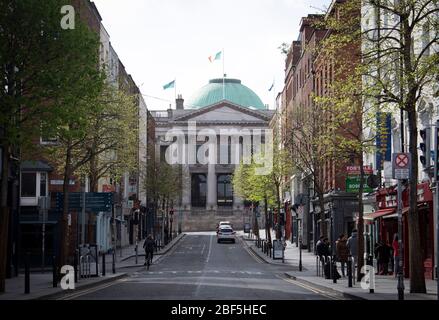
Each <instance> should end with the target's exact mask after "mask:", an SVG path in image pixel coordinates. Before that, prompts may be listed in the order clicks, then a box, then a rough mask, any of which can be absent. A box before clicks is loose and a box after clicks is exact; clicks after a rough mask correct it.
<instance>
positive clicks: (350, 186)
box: [346, 176, 373, 193]
mask: <svg viewBox="0 0 439 320" xmlns="http://www.w3.org/2000/svg"><path fill="white" fill-rule="evenodd" d="M360 182H361V177H360V176H347V177H346V192H358V190H359V189H360ZM372 191H373V189H372V188H371V187H369V186H368V185H367V179H366V178H365V179H364V180H363V192H364V193H368V192H372Z"/></svg>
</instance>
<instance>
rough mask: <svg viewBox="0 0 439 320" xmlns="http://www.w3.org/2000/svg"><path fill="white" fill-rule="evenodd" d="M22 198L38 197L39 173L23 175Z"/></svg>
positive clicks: (25, 173) (24, 173)
mask: <svg viewBox="0 0 439 320" xmlns="http://www.w3.org/2000/svg"><path fill="white" fill-rule="evenodd" d="M21 196H22V197H36V196H37V173H36V172H23V173H22V174H21Z"/></svg>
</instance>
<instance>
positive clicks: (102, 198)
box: [55, 192, 113, 212]
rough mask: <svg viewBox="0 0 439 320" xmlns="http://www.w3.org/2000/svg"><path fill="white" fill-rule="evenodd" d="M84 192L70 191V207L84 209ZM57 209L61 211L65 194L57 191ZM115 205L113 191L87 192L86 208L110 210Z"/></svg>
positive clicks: (100, 210) (97, 210)
mask: <svg viewBox="0 0 439 320" xmlns="http://www.w3.org/2000/svg"><path fill="white" fill-rule="evenodd" d="M82 194H83V193H82V192H71V193H69V209H71V210H80V209H82ZM55 203H56V209H57V210H58V211H61V210H62V209H63V207H64V194H63V193H62V192H56V193H55ZM112 205H113V193H110V192H86V193H85V210H87V211H93V212H109V211H111V207H112Z"/></svg>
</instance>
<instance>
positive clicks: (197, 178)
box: [191, 174, 207, 207]
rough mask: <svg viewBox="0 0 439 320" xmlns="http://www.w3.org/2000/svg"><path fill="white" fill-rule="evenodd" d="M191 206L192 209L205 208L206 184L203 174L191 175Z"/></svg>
mask: <svg viewBox="0 0 439 320" xmlns="http://www.w3.org/2000/svg"><path fill="white" fill-rule="evenodd" d="M191 187H192V188H191V204H192V206H193V207H205V206H206V196H207V184H206V175H205V174H193V175H192V183H191Z"/></svg>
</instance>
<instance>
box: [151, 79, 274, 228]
mask: <svg viewBox="0 0 439 320" xmlns="http://www.w3.org/2000/svg"><path fill="white" fill-rule="evenodd" d="M175 106H176V107H175V108H174V109H168V110H162V111H151V114H152V116H153V117H154V120H155V124H156V129H155V137H156V157H157V160H160V161H167V160H166V157H165V154H166V151H167V150H169V146H170V145H171V144H172V141H170V140H169V137H168V138H167V137H166V135H167V133H169V132H170V131H175V130H178V131H179V132H182V133H184V136H185V138H184V141H185V144H186V145H187V149H185V152H184V153H185V157H184V160H183V163H182V164H181V166H180V168H181V173H182V179H181V180H182V186H181V190H182V192H181V196H180V197H179V199H177V202H178V203H176V204H175V205H174V210H175V212H176V214H175V215H174V218H173V219H174V227H173V229H174V230H177V228H181V230H182V231H209V230H215V227H216V224H217V223H218V222H219V221H222V220H228V221H231V222H232V223H233V224H234V227H235V228H236V229H242V228H243V223H244V222H250V208H246V207H245V204H244V201H243V199H241V198H240V197H239V196H237V195H236V194H234V192H233V187H232V183H231V178H232V174H233V172H234V170H235V168H236V165H237V163H239V159H241V158H242V156H243V152H245V150H252V148H253V147H254V143H257V140H255V137H254V136H252V138H251V139H248V137H244V136H245V135H243V133H244V132H251V133H254V132H262V141H263V140H264V138H265V137H264V132H266V131H265V130H269V122H270V120H271V118H272V117H273V114H274V110H269V109H268V106H267V105H264V103H263V102H262V100H261V99H260V98H259V97H258V95H257V94H256V93H255V92H254V91H253V90H251V89H250V88H248V87H247V86H245V85H243V84H242V83H241V81H240V80H238V79H230V78H224V79H223V78H218V79H212V80H210V81H209V82H208V83H207V84H206V85H205V86H203V87H201V88H200V89H198V90H197V91H195V93H194V94H193V95H192V96H191V97H190V98H189V99H187V100H186V101H185V100H184V99H183V97H182V96H181V95H179V96H178V98H177V99H176V104H175ZM194 128H196V129H194ZM206 130H208V131H209V132H212V133H214V134H215V136H214V137H216V139H215V142H216V143H217V145H216V148H215V149H214V150H215V152H217V156H216V160H215V161H214V162H213V163H211V162H209V163H207V164H205V162H203V161H202V160H200V159H198V158H197V155H199V154H200V151H199V149H200V148H203V147H202V145H203V144H204V143H205V141H208V140H210V139H207V140H204V141H203V140H202V141H198V140H201V139H198V140H197V139H191V133H192V134H193V133H194V132H193V131H196V133H199V132H203V131H206ZM224 132H228V134H226V135H224ZM258 139H260V138H258ZM174 141H175V140H174ZM203 150H204V149H203ZM208 153H209V152H207V153H205V154H206V155H208ZM210 159H212V158H210Z"/></svg>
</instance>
